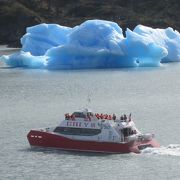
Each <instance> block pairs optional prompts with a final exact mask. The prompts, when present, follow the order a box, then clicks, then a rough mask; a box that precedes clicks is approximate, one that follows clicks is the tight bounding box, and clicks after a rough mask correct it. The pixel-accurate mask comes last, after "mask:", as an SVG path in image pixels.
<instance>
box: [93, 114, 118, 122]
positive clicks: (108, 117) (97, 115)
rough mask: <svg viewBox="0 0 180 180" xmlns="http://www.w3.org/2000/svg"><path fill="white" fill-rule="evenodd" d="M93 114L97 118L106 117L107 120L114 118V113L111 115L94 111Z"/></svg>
mask: <svg viewBox="0 0 180 180" xmlns="http://www.w3.org/2000/svg"><path fill="white" fill-rule="evenodd" d="M95 116H96V117H97V118H98V119H108V120H116V115H115V114H113V115H108V114H102V113H101V114H99V113H96V114H95Z"/></svg>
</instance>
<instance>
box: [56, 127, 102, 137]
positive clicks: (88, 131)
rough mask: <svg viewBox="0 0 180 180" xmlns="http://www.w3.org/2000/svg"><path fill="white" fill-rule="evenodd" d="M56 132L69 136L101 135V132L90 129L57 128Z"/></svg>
mask: <svg viewBox="0 0 180 180" xmlns="http://www.w3.org/2000/svg"><path fill="white" fill-rule="evenodd" d="M54 132H56V133H61V134H67V135H80V136H94V135H97V134H99V133H101V130H100V129H89V128H71V127H56V129H55V130H54Z"/></svg>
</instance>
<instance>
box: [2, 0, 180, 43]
mask: <svg viewBox="0 0 180 180" xmlns="http://www.w3.org/2000/svg"><path fill="white" fill-rule="evenodd" d="M179 10H180V1H179V0H111V1H107V0H98V1H97V0H28V1H27V0H0V43H1V44H7V43H8V44H10V45H12V46H19V45H20V43H19V40H20V37H21V36H22V35H23V34H24V33H25V29H26V27H28V26H32V25H35V24H39V23H42V22H45V23H58V24H61V25H65V26H70V27H73V26H75V25H78V24H80V23H82V22H84V21H85V20H87V19H105V20H110V21H115V22H117V23H118V24H119V25H120V26H121V27H122V28H123V30H125V29H126V28H127V27H128V28H130V29H133V28H134V27H135V26H136V25H138V24H144V25H147V26H152V27H159V28H166V27H168V26H171V27H173V28H174V29H176V30H178V31H180V21H179V20H180V18H179V17H180V11H179Z"/></svg>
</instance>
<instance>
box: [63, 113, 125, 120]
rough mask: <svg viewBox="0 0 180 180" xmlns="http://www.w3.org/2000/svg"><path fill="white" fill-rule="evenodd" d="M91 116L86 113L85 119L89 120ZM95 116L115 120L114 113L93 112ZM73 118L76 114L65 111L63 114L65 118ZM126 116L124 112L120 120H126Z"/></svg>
mask: <svg viewBox="0 0 180 180" xmlns="http://www.w3.org/2000/svg"><path fill="white" fill-rule="evenodd" d="M92 116H93V114H92V113H91V114H89V113H88V114H87V115H86V116H85V119H87V120H91V117H92ZM95 116H96V118H97V119H107V120H116V115H115V114H113V115H108V114H102V113H101V114H99V113H95ZM75 118H76V116H75V114H71V115H70V114H69V113H66V114H65V119H66V120H75ZM127 119H128V118H127V116H126V114H124V115H122V116H121V117H120V120H121V121H127Z"/></svg>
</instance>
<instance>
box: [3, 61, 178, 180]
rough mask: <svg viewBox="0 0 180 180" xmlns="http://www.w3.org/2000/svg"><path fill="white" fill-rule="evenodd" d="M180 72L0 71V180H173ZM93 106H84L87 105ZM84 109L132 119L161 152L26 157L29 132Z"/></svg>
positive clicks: (36, 152)
mask: <svg viewBox="0 0 180 180" xmlns="http://www.w3.org/2000/svg"><path fill="white" fill-rule="evenodd" d="M179 78H180V64H178V63H173V64H165V65H163V66H162V67H159V68H139V69H110V70H81V71H78V70H77V71H75V70H74V71H48V70H30V69H21V68H15V69H13V68H7V67H6V66H5V65H3V64H0V105H1V106H0V123H1V126H0V148H1V150H0V179H1V180H4V179H8V180H9V179H10V180H11V179H12V180H14V179H18V180H21V179H22V180H24V179H25V180H34V179H36V180H41V179H42V180H46V179H52V180H56V179H58V180H76V179H77V180H81V179H83V180H91V179H93V180H101V179H104V180H109V179H112V180H116V179H117V180H119V179H122V180H130V179H131V180H156V179H157V180H179V179H180V171H179V169H180V138H179V137H180V111H179V107H180V79H179ZM89 98H90V99H91V102H88V99H89ZM86 106H89V107H90V108H91V109H92V110H94V111H96V112H100V113H101V112H102V113H108V114H110V113H116V114H119V115H120V114H122V113H126V114H128V113H130V112H131V113H132V117H133V119H134V121H135V123H136V125H137V127H138V128H139V129H140V130H141V131H143V132H152V133H155V135H156V139H157V140H158V141H159V143H160V144H161V146H162V147H161V148H158V149H147V150H144V151H143V152H142V154H138V155H137V154H133V153H131V154H113V155H107V154H97V153H80V152H79V153H78V152H66V151H58V150H44V149H31V148H30V146H29V144H28V141H27V138H26V135H27V133H28V131H29V130H30V129H32V128H39V127H48V126H55V125H58V124H59V122H60V121H61V120H62V118H63V117H64V114H65V113H67V112H73V111H74V110H77V109H79V108H83V107H86Z"/></svg>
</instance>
